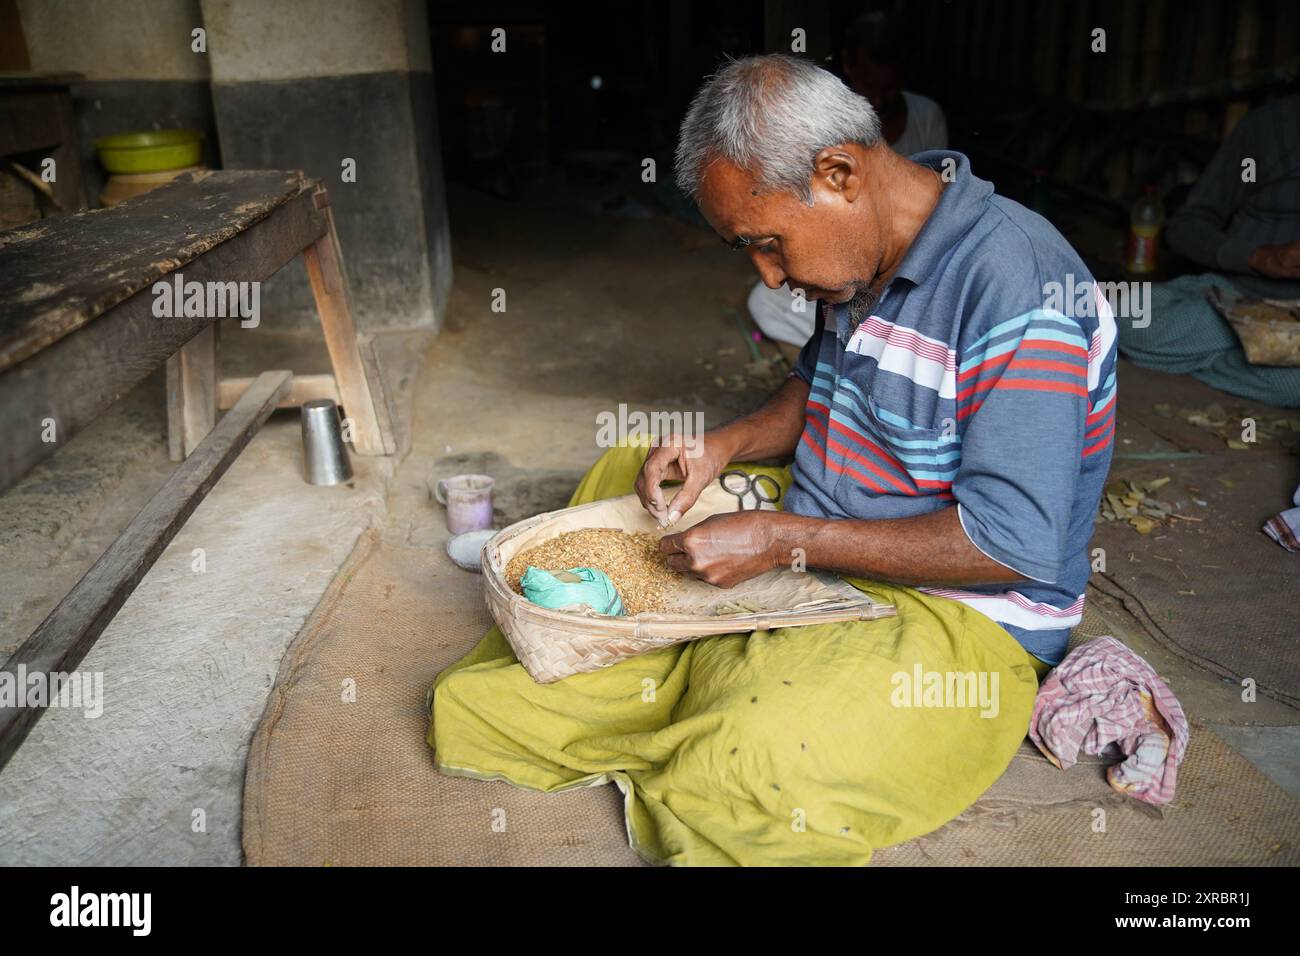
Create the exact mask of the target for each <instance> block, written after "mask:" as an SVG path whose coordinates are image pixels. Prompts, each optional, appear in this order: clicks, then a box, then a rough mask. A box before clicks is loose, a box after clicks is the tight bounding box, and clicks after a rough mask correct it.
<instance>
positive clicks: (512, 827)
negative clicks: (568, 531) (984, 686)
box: [243, 532, 1300, 866]
mask: <svg viewBox="0 0 1300 956" xmlns="http://www.w3.org/2000/svg"><path fill="white" fill-rule="evenodd" d="M481 588H482V581H481V579H480V578H479V577H478V575H474V574H470V573H468V572H465V571H461V570H460V569H458V568H456V567H455V566H454V565H452V563H451V562H450V561H449V560H448V559H447V558H446V556H445V555H443V554H441V553H434V552H427V551H418V550H410V549H405V548H392V547H387V546H384V545H383V544H381V543H380V541H379V538H378V535H377V534H376V533H374V532H368V533H366V534H365V535H363V536H362V538H361V539H360V541H359V542H358V544H357V547H356V550H355V551H354V552H353V554H352V556H351V557H350V558H349V560H348V562H347V564H346V565H345V566H344V567H343V568H342V569H341V570H340V571H339V573H338V575H337V576H336V578H335V579H334V581H333V582H332V583H331V584H330V587H329V588H328V590H327V591H326V592H325V595H324V597H323V598H322V599H321V602H320V605H319V606H318V607H317V608H316V610H315V611H314V612H313V614H312V616H311V617H310V619H309V620H308V621H307V623H306V624H305V625H304V627H303V630H302V632H301V633H300V634H299V635H298V637H297V638H296V639H295V641H294V643H293V645H292V646H291V647H290V648H289V651H288V652H287V654H286V655H285V659H284V661H283V663H282V664H281V668H280V673H279V675H278V678H277V681H276V685H275V687H274V688H273V689H272V691H271V695H270V699H269V700H268V702H267V708H266V713H265V714H264V715H263V718H262V722H261V725H260V727H259V728H258V731H257V733H256V735H255V736H254V739H253V742H252V746H251V748H250V751H249V756H248V770H247V777H246V780H245V785H244V836H243V842H244V854H245V858H246V860H247V862H248V863H249V864H250V865H255V866H277V865H280V866H292V865H305V866H349V865H449V864H450V865H457V864H460V865H515V866H531V865H549V866H568V865H597V866H599V865H620V866H628V865H638V864H640V862H641V861H640V860H639V859H638V857H637V856H636V854H635V853H633V852H632V850H631V849H630V848H629V847H628V843H627V831H626V828H625V826H624V822H623V813H622V798H621V796H620V794H619V793H618V791H617V789H616V788H614V787H613V786H612V785H611V786H602V787H595V788H590V789H585V790H577V791H571V792H568V793H561V794H540V793H533V792H529V791H525V790H520V789H517V788H515V787H512V786H510V785H509V784H506V783H500V782H482V781H476V780H468V779H463V778H453V777H445V776H443V775H441V774H439V773H438V772H437V771H436V770H435V769H434V766H433V760H432V756H431V752H430V751H429V748H428V747H427V746H426V744H425V742H424V735H425V731H426V717H425V712H424V701H425V693H426V691H427V690H428V687H429V685H430V683H431V682H432V680H433V678H434V675H435V674H437V673H438V671H439V670H441V669H442V668H443V667H446V666H447V665H449V664H451V663H452V662H453V661H455V660H457V659H458V658H460V657H461V656H462V655H463V654H464V653H465V652H466V651H467V650H468V649H469V648H470V647H471V646H472V645H473V644H474V643H475V642H476V641H477V640H478V638H479V637H480V636H481V635H482V634H483V632H484V631H485V630H486V629H487V628H489V627H490V626H491V624H492V621H491V619H490V617H489V616H488V613H487V610H486V607H485V605H484V602H483V598H482V593H481ZM1081 631H1082V633H1083V634H1086V635H1092V634H1099V633H1107V629H1106V627H1105V625H1104V623H1099V622H1098V621H1096V620H1095V619H1092V620H1089V619H1085V624H1084V626H1083V628H1082V629H1081ZM1102 770H1103V765H1102V764H1101V763H1100V762H1099V761H1093V762H1091V763H1087V764H1079V765H1077V766H1076V767H1074V768H1073V769H1071V770H1070V771H1068V772H1064V773H1063V772H1061V771H1059V770H1057V769H1056V768H1054V767H1053V766H1051V765H1050V764H1049V763H1048V762H1047V761H1046V760H1045V759H1043V758H1042V757H1041V756H1040V755H1039V754H1038V753H1037V751H1036V750H1034V748H1033V746H1032V745H1031V744H1029V743H1028V741H1026V742H1025V744H1024V745H1023V746H1022V747H1021V750H1020V753H1019V754H1018V755H1017V756H1016V758H1015V760H1014V761H1013V762H1012V764H1011V767H1010V768H1009V769H1008V771H1007V772H1006V774H1004V775H1003V777H1002V778H1001V779H1000V780H999V781H998V782H997V783H996V784H995V785H994V786H993V788H992V789H991V790H989V792H988V793H987V794H985V795H984V797H982V798H981V799H980V800H979V802H978V803H976V804H975V806H973V807H972V808H971V809H970V810H968V811H967V812H966V813H964V814H963V815H962V816H961V817H959V818H958V819H957V820H954V821H953V822H952V823H950V824H948V825H947V826H945V827H943V828H942V829H940V830H938V831H936V832H935V833H932V834H930V835H928V836H926V837H923V838H921V839H919V840H913V841H911V842H910V843H907V844H903V845H901V846H898V847H890V848H887V849H884V850H881V851H879V852H878V853H877V854H876V858H875V862H876V863H878V864H882V865H888V864H895V865H915V864H955V865H970V864H995V865H996V864H1019V865H1055V864H1060V865H1106V864H1129V865H1143V864H1181V865H1209V864H1288V865H1295V864H1296V863H1300V803H1297V802H1296V801H1295V800H1293V799H1292V798H1291V797H1290V796H1288V795H1287V794H1286V793H1285V792H1284V791H1283V790H1281V789H1280V788H1279V787H1277V786H1276V785H1275V784H1273V783H1272V782H1271V781H1269V780H1268V779H1267V778H1265V777H1264V776H1263V775H1262V774H1260V773H1259V772H1258V771H1257V770H1256V769H1255V768H1254V767H1253V766H1252V765H1250V764H1249V763H1248V762H1247V761H1246V760H1245V759H1244V758H1242V757H1240V756H1238V755H1237V754H1235V753H1234V752H1233V751H1232V750H1230V749H1229V748H1228V747H1227V746H1226V745H1225V744H1224V743H1223V742H1222V741H1221V740H1220V739H1219V738H1218V737H1216V736H1214V735H1213V733H1211V732H1210V731H1209V730H1208V729H1207V728H1205V727H1204V726H1201V725H1197V724H1195V723H1194V725H1193V729H1192V740H1191V748H1190V750H1189V752H1188V754H1187V758H1186V760H1185V762H1184V764H1183V767H1182V770H1181V773H1180V777H1179V785H1178V798H1177V800H1176V802H1175V803H1174V805H1173V806H1171V807H1167V808H1163V809H1156V808H1153V807H1148V806H1146V805H1145V804H1141V803H1138V802H1136V801H1134V800H1132V799H1130V798H1128V797H1124V796H1121V795H1120V794H1117V793H1115V792H1114V791H1113V790H1111V789H1110V787H1109V786H1107V784H1106V782H1105V779H1104V777H1103V775H1102ZM1098 807H1100V808H1102V809H1104V810H1105V818H1104V822H1105V832H1104V833H1100V832H1094V827H1095V826H1096V825H1097V823H1096V821H1097V820H1098V819H1099V815H1098V814H1096V813H1095V812H1094V811H1095V810H1096V808H1098Z"/></svg>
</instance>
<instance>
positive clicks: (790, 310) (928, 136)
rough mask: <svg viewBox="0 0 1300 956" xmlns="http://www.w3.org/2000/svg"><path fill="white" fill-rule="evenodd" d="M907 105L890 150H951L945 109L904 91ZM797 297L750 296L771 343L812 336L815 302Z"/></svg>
mask: <svg viewBox="0 0 1300 956" xmlns="http://www.w3.org/2000/svg"><path fill="white" fill-rule="evenodd" d="M903 99H904V100H905V101H906V102H907V125H906V126H904V127H903V135H902V136H900V137H898V141H897V142H895V143H891V144H890V147H891V148H892V149H893V150H894V152H896V153H898V154H899V155H900V156H911V155H912V154H914V153H920V152H924V151H925V150H927V149H947V148H948V119H947V117H946V116H944V114H943V107H941V106H940V105H939V104H938V103H936V102H935V101H934V100H932V99H930V98H929V97H928V96H922V95H921V94H920V93H911V92H908V91H907V90H904V91H903ZM794 305H795V300H794V294H793V293H791V291H790V287H789V286H788V285H785V284H782V285H781V288H779V289H769V288H768V287H767V286H765V285H763V283H761V282H759V283H756V284H755V285H754V288H753V289H752V290H750V293H749V314H750V315H752V316H753V317H754V322H755V324H756V325H757V326H758V327H759V329H760V330H762V332H763V334H764V335H766V336H767V337H768V338H769V339H774V340H776V341H777V342H788V343H789V344H791V345H799V346H802V345H803V344H804V343H805V342H807V341H808V339H809V337H810V336H811V335H812V331H813V323H814V322H815V321H816V319H817V309H816V308H815V307H814V305H813V304H812V303H811V302H807V303H805V304H804V311H802V312H797V311H795V309H794Z"/></svg>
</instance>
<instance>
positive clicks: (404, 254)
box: [202, 0, 451, 329]
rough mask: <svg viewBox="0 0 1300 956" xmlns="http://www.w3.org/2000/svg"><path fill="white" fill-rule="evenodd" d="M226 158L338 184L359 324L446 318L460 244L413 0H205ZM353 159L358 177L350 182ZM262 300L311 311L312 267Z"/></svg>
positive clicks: (425, 41)
mask: <svg viewBox="0 0 1300 956" xmlns="http://www.w3.org/2000/svg"><path fill="white" fill-rule="evenodd" d="M202 11H203V19H204V23H205V24H206V26H207V29H208V49H209V53H210V59H211V70H212V98H213V103H214V107H215V112H216V122H217V127H218V129H219V131H220V139H221V147H222V158H223V161H224V163H225V165H226V166H227V168H251V167H275V168H293V169H302V170H305V171H306V172H307V173H308V174H309V175H311V176H314V177H317V178H319V179H321V180H322V181H323V182H324V183H325V184H326V186H327V187H328V188H329V190H330V194H331V201H332V204H333V207H334V212H335V218H336V220H337V223H338V229H339V235H340V240H341V242H342V245H343V254H344V260H345V263H346V265H347V270H348V276H349V279H350V282H351V286H352V293H353V300H354V305H355V308H356V312H357V320H358V324H359V325H360V326H361V327H362V328H369V329H376V328H383V327H401V326H424V327H428V326H434V327H436V326H437V324H438V316H440V315H441V314H442V310H443V307H444V305H445V304H446V301H447V296H448V294H449V292H450V286H451V251H450V237H449V226H448V221H447V211H446V202H445V195H444V189H443V177H442V166H441V158H440V156H439V149H438V126H437V117H436V113H435V109H434V90H433V73H432V63H431V59H430V53H429V31H428V26H427V22H426V20H425V11H424V4H423V3H422V2H412V0H405V2H404V0H372V2H365V0H283V2H277V3H274V4H269V3H265V2H263V0H203V2H202ZM344 159H353V160H355V161H356V181H355V182H344V181H342V163H343V161H344ZM286 273H287V274H286V275H284V276H283V277H281V276H277V277H276V280H273V282H272V283H268V286H267V288H266V289H264V299H263V307H264V308H267V309H268V310H271V309H275V310H277V312H284V313H287V314H291V315H292V316H294V317H295V318H296V320H297V321H312V318H311V314H310V292H309V289H308V287H307V285H306V282H305V278H304V276H303V274H302V270H301V268H299V267H295V268H293V269H292V270H286Z"/></svg>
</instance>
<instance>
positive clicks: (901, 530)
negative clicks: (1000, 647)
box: [772, 506, 1026, 585]
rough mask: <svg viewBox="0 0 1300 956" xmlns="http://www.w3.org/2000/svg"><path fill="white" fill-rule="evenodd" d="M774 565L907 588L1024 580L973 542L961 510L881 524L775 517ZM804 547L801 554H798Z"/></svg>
mask: <svg viewBox="0 0 1300 956" xmlns="http://www.w3.org/2000/svg"><path fill="white" fill-rule="evenodd" d="M772 520H773V523H774V525H775V527H774V532H775V534H774V543H773V546H772V551H773V554H774V558H775V563H776V564H778V565H788V564H790V563H791V562H793V561H794V560H795V559H796V558H802V559H803V561H804V562H805V563H806V564H807V566H808V567H812V568H825V569H826V570H828V571H837V572H840V573H842V574H848V575H851V576H853V577H864V578H873V579H875V580H878V581H891V582H894V583H896V584H908V585H944V584H955V585H970V584H1008V583H1012V582H1016V581H1024V580H1026V579H1025V578H1024V577H1023V576H1022V575H1020V574H1018V573H1017V572H1015V571H1013V570H1012V569H1011V568H1008V567H1007V566H1006V565H1004V564H999V563H998V562H997V561H994V560H993V559H992V558H990V557H988V556H987V555H986V554H984V553H983V552H982V551H980V550H979V548H977V547H975V545H974V544H972V543H971V540H970V538H968V537H967V536H966V532H965V531H964V530H962V526H961V521H960V519H959V518H958V515H957V508H956V507H955V506H954V507H948V508H942V509H940V510H939V511H932V512H930V513H929V514H924V515H917V516H916V517H912V518H893V519H885V520H878V521H859V520H854V519H847V518H845V519H833V518H809V517H805V516H803V515H795V514H788V513H784V512H782V513H780V514H774V515H772ZM796 548H798V549H801V550H802V554H799V553H797V552H795V549H796Z"/></svg>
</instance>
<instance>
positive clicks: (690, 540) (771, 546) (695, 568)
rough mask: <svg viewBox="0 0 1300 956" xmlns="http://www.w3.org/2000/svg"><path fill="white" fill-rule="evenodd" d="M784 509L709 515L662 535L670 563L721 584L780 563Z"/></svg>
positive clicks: (733, 582) (662, 546) (734, 582)
mask: <svg viewBox="0 0 1300 956" xmlns="http://www.w3.org/2000/svg"><path fill="white" fill-rule="evenodd" d="M780 518H781V515H780V512H776V511H736V512H732V513H730V514H717V515H713V516H712V517H711V518H705V519H704V520H703V521H701V522H700V523H699V524H697V525H695V526H694V527H692V528H688V529H687V530H685V531H682V532H680V533H679V534H667V535H664V536H663V537H662V538H660V539H659V550H660V551H661V552H663V553H664V554H665V555H667V557H668V566H669V567H671V568H673V569H674V570H676V571H682V572H685V573H687V574H693V575H695V576H696V577H697V578H699V579H700V580H702V581H705V582H706V583H708V584H712V585H715V586H716V587H720V588H729V587H734V586H735V585H737V584H739V583H740V582H741V581H748V580H749V579H750V578H752V577H756V576H757V575H760V574H762V573H763V572H764V571H770V570H771V569H772V568H774V567H776V566H777V563H778V554H779V553H780V551H779V548H778V541H779V538H780V536H779V533H778V523H779V521H780Z"/></svg>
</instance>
